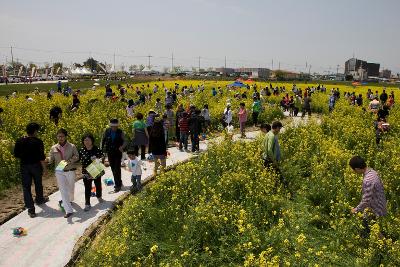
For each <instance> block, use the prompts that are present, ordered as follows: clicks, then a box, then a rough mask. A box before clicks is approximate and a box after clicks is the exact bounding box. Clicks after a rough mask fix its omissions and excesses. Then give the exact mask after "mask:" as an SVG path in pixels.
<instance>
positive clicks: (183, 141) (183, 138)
mask: <svg viewBox="0 0 400 267" xmlns="http://www.w3.org/2000/svg"><path fill="white" fill-rule="evenodd" d="M179 137H180V140H179V149H182V147H184V148H185V150H187V147H188V133H184V132H180V133H179Z"/></svg>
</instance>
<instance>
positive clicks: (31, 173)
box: [21, 163, 43, 211]
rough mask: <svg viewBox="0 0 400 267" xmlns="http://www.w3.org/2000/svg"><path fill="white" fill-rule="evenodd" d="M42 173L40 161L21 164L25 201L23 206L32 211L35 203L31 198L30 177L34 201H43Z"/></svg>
mask: <svg viewBox="0 0 400 267" xmlns="http://www.w3.org/2000/svg"><path fill="white" fill-rule="evenodd" d="M42 174H43V168H42V165H41V164H40V163H36V164H22V165H21V175H22V189H23V192H24V202H25V207H26V208H27V209H29V210H33V211H34V210H35V205H34V204H33V198H32V192H31V185H32V179H33V182H34V184H35V192H36V197H35V199H36V202H41V201H43V185H42Z"/></svg>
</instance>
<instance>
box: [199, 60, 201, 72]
mask: <svg viewBox="0 0 400 267" xmlns="http://www.w3.org/2000/svg"><path fill="white" fill-rule="evenodd" d="M200 60H201V57H199V72H200Z"/></svg>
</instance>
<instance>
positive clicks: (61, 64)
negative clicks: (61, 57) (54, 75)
mask: <svg viewBox="0 0 400 267" xmlns="http://www.w3.org/2000/svg"><path fill="white" fill-rule="evenodd" d="M58 68H60V70H62V68H63V63H62V62H56V63H54V64H53V70H54V72H56V71H57V70H58Z"/></svg>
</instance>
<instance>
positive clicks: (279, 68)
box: [278, 61, 281, 70]
mask: <svg viewBox="0 0 400 267" xmlns="http://www.w3.org/2000/svg"><path fill="white" fill-rule="evenodd" d="M278 66H279V67H278V70H281V62H280V61H279V64H278Z"/></svg>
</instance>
